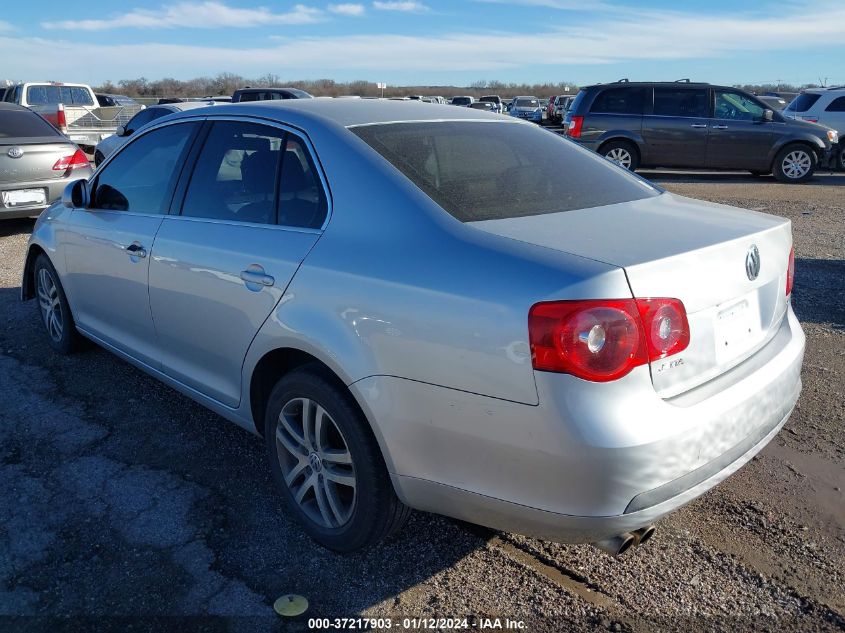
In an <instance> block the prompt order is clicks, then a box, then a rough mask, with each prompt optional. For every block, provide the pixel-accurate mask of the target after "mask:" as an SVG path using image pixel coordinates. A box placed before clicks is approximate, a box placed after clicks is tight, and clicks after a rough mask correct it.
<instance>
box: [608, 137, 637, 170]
mask: <svg viewBox="0 0 845 633" xmlns="http://www.w3.org/2000/svg"><path fill="white" fill-rule="evenodd" d="M599 154H601V155H602V156H604V157H605V158H606V159H608V160H610V161H612V162H614V163H616V164H617V165H619V166H620V167H624V168H625V169H627V170H628V171H637V168H638V167H639V166H640V153H639V151H638V150H637V148H636V146H635V145H634V144H633V143H631V142H630V141H610V142H609V143H605V144H604V145H602V146H601V147H600V148H599ZM614 154H616V155H618V158H619V160H616V159H614V158H612V156H614ZM623 157H627V159H626V158H623Z"/></svg>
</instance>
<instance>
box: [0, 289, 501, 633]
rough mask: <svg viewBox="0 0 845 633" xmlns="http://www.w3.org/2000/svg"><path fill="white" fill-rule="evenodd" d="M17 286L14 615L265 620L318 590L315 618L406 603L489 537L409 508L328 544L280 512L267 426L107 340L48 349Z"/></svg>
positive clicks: (11, 426) (9, 512) (0, 569)
mask: <svg viewBox="0 0 845 633" xmlns="http://www.w3.org/2000/svg"><path fill="white" fill-rule="evenodd" d="M19 292H20V289H19V288H3V289H0V312H2V313H3V314H4V316H6V322H7V323H10V324H13V326H12V327H7V328H0V459H2V463H3V467H2V468H0V485H2V486H3V489H4V490H6V491H13V493H12V494H4V495H2V496H0V520H1V521H2V523H4V524H5V525H6V526H7V528H8V529H7V530H6V532H7V535H8V538H4V539H0V560H2V561H5V562H4V563H3V564H2V565H0V594H3V597H2V604H3V605H4V607H3V613H4V614H15V615H40V616H47V617H49V618H50V622H49V623H48V622H44V623H43V624H44V625H45V626H48V624H49V626H54V625H55V627H56V630H63V627H65V626H70V625H71V624H73V621H71V622H67V621H65V622H62V621H61V620H54V619H53V618H55V616H59V615H78V616H95V617H97V616H99V617H102V616H112V615H115V614H120V615H123V616H129V617H132V618H136V617H143V618H155V617H160V616H166V617H173V616H188V617H190V618H200V617H202V616H208V615H223V616H227V617H228V618H234V621H237V622H242V623H243V625H244V627H246V628H248V629H251V628H253V624H254V625H255V628H260V629H262V630H268V628H273V627H279V626H281V625H280V623H279V622H280V621H279V618H278V616H276V615H275V613H274V612H273V611H272V604H273V602H274V600H275V599H276V598H278V597H279V596H281V595H284V594H288V593H294V594H301V595H304V596H306V597H307V598H308V600H309V602H310V605H311V606H310V608H309V611H308V613H307V615H308V616H310V617H319V616H326V617H328V616H331V617H334V616H340V615H351V614H356V613H360V612H361V611H362V610H364V609H367V608H368V607H373V606H378V605H381V606H382V607H384V609H385V610H389V611H390V612H391V613H394V614H401V613H403V611H402V609H403V606H402V603H401V600H400V598H399V597H398V596H399V595H400V594H402V593H403V592H406V591H408V590H409V589H410V590H412V591H413V588H414V587H416V586H417V585H420V584H421V583H422V582H424V581H426V580H428V579H430V578H432V576H435V575H437V574H440V573H441V572H444V571H445V570H448V569H449V568H450V567H452V566H453V565H455V564H456V563H457V562H458V561H460V560H461V559H462V558H464V557H466V556H468V555H471V554H472V553H473V552H475V551H477V550H479V549H481V548H483V547H484V545H485V541H486V540H487V539H488V538H489V537H490V536H491V534H492V533H491V532H490V531H485V530H483V529H482V530H470V529H467V528H466V527H465V526H464V525H463V524H460V523H459V522H456V521H451V520H448V519H444V518H441V517H436V516H434V515H430V514H424V513H414V514H413V515H412V517H411V520H410V521H409V523H408V524H407V525H406V526H405V528H404V529H403V530H402V531H401V532H400V533H399V534H398V535H396V536H394V537H392V538H391V539H389V540H388V541H386V542H384V543H383V544H381V545H379V546H376V547H373V548H370V549H368V550H365V551H363V552H359V553H355V554H350V555H338V554H335V553H332V552H330V551H328V550H325V549H323V548H322V547H320V546H318V545H316V544H315V543H314V542H313V541H311V540H310V539H309V538H308V537H306V536H305V535H304V533H303V532H302V530H301V529H300V528H299V526H298V525H297V524H296V522H295V521H294V520H292V518H291V517H289V516H287V515H286V513H285V511H284V509H283V507H282V504H281V501H280V497H279V496H278V494H277V492H276V490H275V489H274V484H273V482H272V480H271V478H270V476H269V473H268V468H267V466H266V464H265V459H266V458H265V454H264V444H263V441H262V440H261V439H260V438H257V437H255V436H253V435H251V434H249V433H248V432H246V431H244V430H242V429H240V428H238V427H236V426H235V425H233V424H231V423H229V422H227V421H226V420H224V419H223V418H221V417H219V416H217V415H215V414H213V413H211V412H210V411H208V410H207V409H205V408H203V407H201V406H200V405H198V404H196V403H194V402H193V401H191V400H189V399H188V398H186V397H184V396H182V395H180V394H178V393H177V392H175V391H173V390H172V389H170V388H168V387H165V386H164V385H162V384H161V383H159V382H158V381H156V380H154V379H152V378H150V377H148V376H147V375H145V374H144V373H142V372H140V371H139V370H137V369H135V368H134V367H132V366H130V365H129V364H128V363H126V362H124V361H122V360H120V359H118V358H117V357H115V356H114V355H112V354H110V353H108V352H106V351H104V350H102V349H100V348H97V347H94V346H91V347H90V348H89V349H87V350H84V351H82V352H81V353H78V354H75V355H72V356H64V357H63V356H58V355H56V354H54V353H53V352H52V351H51V350H50V349H49V347H48V346H47V344H46V341H45V338H44V336H43V333H42V332H41V326H40V322H39V320H38V317H37V307H36V305H35V303H34V302H32V301H30V302H27V303H21V302H20V300H19ZM406 595H407V594H406ZM433 606H435V607H436V605H433ZM408 615H414V614H413V613H411V614H408ZM456 615H457V614H456ZM149 622H151V620H150V621H149ZM199 622H200V620H196V621H195V622H194V624H196V623H199ZM77 623H78V622H77ZM229 623H230V624H231V623H232V620H229ZM250 623H252V624H250ZM217 624H220V622H219V621H218V622H217ZM300 625H301V626H300V628H302V629H303V630H304V627H305V624H304V623H302V622H300ZM49 626H48V628H49ZM36 628H38V627H37V626H36ZM71 628H73V627H72V626H71ZM124 628H125V627H124ZM182 628H183V629H184V630H193V629H194V628H195V627H194V626H193V625H192V626H187V627H182ZM202 628H203V630H222V628H225V627H222V626H221V627H218V626H217V625H216V624H214V625H212V626H208V627H206V626H205V625H203V627H202ZM68 630H69V629H68ZM227 630H228V629H227ZM286 630H291V629H286Z"/></svg>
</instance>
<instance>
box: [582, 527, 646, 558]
mask: <svg viewBox="0 0 845 633" xmlns="http://www.w3.org/2000/svg"><path fill="white" fill-rule="evenodd" d="M636 544H637V537H636V536H634V535H633V534H632V533H631V532H625V533H624V534H619V535H618V536H612V537H610V538H606V539H604V540H602V541H596V542H595V543H591V545H592V546H593V547H597V548H599V549H600V550H601V551H603V552H606V553H607V554H610V555H611V556H621V555H622V554H624V553H625V552H627V551H628V550H629V549H631V547H633V546H634V545H636Z"/></svg>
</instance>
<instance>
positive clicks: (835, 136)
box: [827, 130, 839, 143]
mask: <svg viewBox="0 0 845 633" xmlns="http://www.w3.org/2000/svg"><path fill="white" fill-rule="evenodd" d="M827 140H828V141H830V142H831V143H838V142H839V132H837V131H836V130H828V131H827Z"/></svg>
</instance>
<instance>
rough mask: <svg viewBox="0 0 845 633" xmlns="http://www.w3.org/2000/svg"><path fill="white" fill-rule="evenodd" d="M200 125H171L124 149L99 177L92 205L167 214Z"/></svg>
mask: <svg viewBox="0 0 845 633" xmlns="http://www.w3.org/2000/svg"><path fill="white" fill-rule="evenodd" d="M197 125H198V124H197V123H179V124H177V125H168V126H165V127H162V128H159V129H158V130H153V131H152V132H150V133H148V134H144V135H143V136H141V137H139V138H137V139H136V140H134V141H132V142H130V143H129V144H128V145H126V146H125V147H124V148H122V149H121V150H120V151H119V152H118V153H117V155H116V156H115V157H114V158H113V159H112V160H111V161H110V162H109V163H108V164H107V165H106V166H105V168H103V170H102V171H101V172H100V174H99V175H98V176H97V179H96V181H95V183H94V187H93V190H94V196H93V201H92V206H93V207H94V208H96V209H108V210H112V211H133V212H136V213H153V214H163V213H167V211H168V208H169V207H170V198H171V197H172V195H173V188H174V187H175V185H176V179H177V178H178V177H179V173H180V171H181V167H182V163H183V161H184V158H185V154H186V153H187V150H188V146H189V141H190V139H191V137H192V136H193V133H194V131H195V130H196V127H197Z"/></svg>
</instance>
